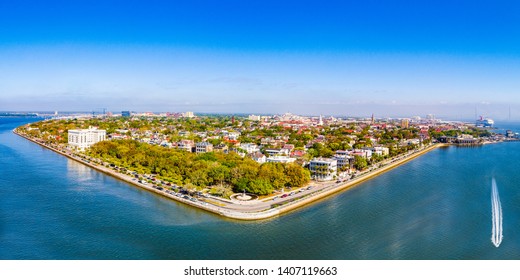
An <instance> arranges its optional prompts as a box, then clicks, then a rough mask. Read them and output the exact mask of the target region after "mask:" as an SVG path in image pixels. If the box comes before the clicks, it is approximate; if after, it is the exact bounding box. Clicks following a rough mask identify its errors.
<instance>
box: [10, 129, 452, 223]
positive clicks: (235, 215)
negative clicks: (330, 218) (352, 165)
mask: <svg viewBox="0 0 520 280" xmlns="http://www.w3.org/2000/svg"><path fill="white" fill-rule="evenodd" d="M13 133H14V134H16V135H18V136H20V137H22V138H24V139H27V140H29V141H31V142H33V143H35V144H38V145H40V146H42V147H44V148H47V149H49V150H51V151H54V152H56V153H58V154H60V155H62V156H65V157H67V158H69V159H72V160H74V161H77V162H79V163H82V164H84V165H86V166H89V167H91V168H93V169H94V170H97V171H99V172H102V173H104V174H106V175H109V176H112V177H114V178H116V179H120V180H122V181H124V182H126V183H128V184H131V185H133V186H135V187H139V188H141V189H145V190H148V191H151V192H153V193H156V194H159V195H162V196H163V197H166V198H169V199H172V200H174V201H177V202H180V203H183V204H186V205H190V206H193V207H197V208H199V209H201V210H205V211H207V212H211V213H213V214H217V215H219V216H224V217H227V218H231V219H236V220H263V219H268V218H273V217H276V216H279V215H281V214H285V213H288V212H290V211H293V210H295V209H299V208H302V207H304V206H308V205H310V204H312V203H314V202H316V201H318V200H321V199H324V198H326V197H329V196H332V195H333V194H335V193H337V192H341V191H344V190H347V189H350V188H353V187H355V186H357V185H359V184H361V183H363V182H365V181H367V180H370V179H372V178H374V177H376V176H378V175H380V174H382V173H385V172H387V171H389V170H391V169H394V168H396V167H398V166H400V165H402V164H405V163H406V162H408V161H411V160H413V159H415V158H417V157H419V156H421V155H424V154H426V153H428V152H430V151H432V150H434V149H436V148H439V147H446V146H449V145H448V144H441V143H438V144H431V145H430V146H428V147H425V148H423V149H421V150H419V151H416V152H413V153H411V154H407V155H402V156H400V157H399V158H397V159H390V160H389V161H390V162H389V163H386V164H385V165H384V166H382V167H379V168H376V169H373V170H370V171H368V172H365V173H363V174H361V175H357V177H355V178H354V179H352V180H349V181H347V182H342V183H339V184H337V183H334V182H329V183H326V184H324V185H322V186H319V187H318V190H313V191H312V193H310V194H309V193H308V192H305V193H303V194H301V195H299V197H296V198H294V199H289V200H286V202H285V203H283V204H281V205H280V206H275V205H276V204H278V203H276V204H275V203H274V202H273V201H272V200H268V201H266V202H263V203H264V205H260V208H265V207H268V208H267V209H256V210H255V209H251V208H253V206H258V204H253V205H250V207H248V206H247V205H243V204H242V205H241V204H232V205H231V206H229V207H223V206H218V205H214V204H211V203H207V202H204V201H200V200H197V201H191V200H189V199H185V198H183V197H182V196H181V197H179V196H176V195H173V194H170V193H167V192H165V191H163V190H159V189H156V188H154V187H152V186H151V185H145V184H141V183H138V182H137V181H134V179H135V178H134V177H132V176H129V175H126V174H122V173H119V172H117V171H114V170H112V169H110V168H107V167H105V166H102V165H98V164H94V163H92V162H87V161H86V160H85V159H83V158H81V157H77V156H75V155H73V154H68V153H65V152H63V151H60V150H58V149H55V148H53V147H51V146H49V145H46V144H45V143H40V142H39V141H37V140H35V139H32V138H30V137H28V136H25V135H23V134H20V133H18V132H17V131H16V129H14V130H13ZM232 206H235V209H232V208H233V207H232ZM273 206H274V207H273ZM248 208H249V210H248ZM256 208H258V207H256Z"/></svg>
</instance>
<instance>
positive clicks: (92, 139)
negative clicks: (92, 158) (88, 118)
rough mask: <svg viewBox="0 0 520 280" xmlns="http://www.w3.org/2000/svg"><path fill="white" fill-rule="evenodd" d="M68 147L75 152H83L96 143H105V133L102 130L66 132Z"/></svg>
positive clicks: (72, 130)
mask: <svg viewBox="0 0 520 280" xmlns="http://www.w3.org/2000/svg"><path fill="white" fill-rule="evenodd" d="M68 134H69V137H68V140H69V146H70V147H71V148H73V149H76V150H81V151H82V150H85V149H87V148H89V147H90V146H92V145H94V144H95V143H97V142H101V141H105V139H106V136H107V132H106V130H104V129H97V128H89V129H70V130H69V131H68Z"/></svg>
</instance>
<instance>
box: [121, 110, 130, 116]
mask: <svg viewBox="0 0 520 280" xmlns="http://www.w3.org/2000/svg"><path fill="white" fill-rule="evenodd" d="M131 115H132V114H131V113H130V111H122V112H121V116H122V117H130V116H131Z"/></svg>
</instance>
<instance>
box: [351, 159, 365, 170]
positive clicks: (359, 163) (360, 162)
mask: <svg viewBox="0 0 520 280" xmlns="http://www.w3.org/2000/svg"><path fill="white" fill-rule="evenodd" d="M354 167H355V168H356V169H357V170H364V169H366V168H367V167H368V162H367V160H366V158H364V157H361V156H355V157H354Z"/></svg>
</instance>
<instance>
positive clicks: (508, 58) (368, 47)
mask: <svg viewBox="0 0 520 280" xmlns="http://www.w3.org/2000/svg"><path fill="white" fill-rule="evenodd" d="M33 2H34V1H1V2H0V61H1V63H0V110H61V111H65V110H85V111H89V110H93V109H95V108H108V110H111V111H114V112H118V111H121V110H135V111H172V112H175V111H195V112H223V113H247V112H258V113H283V112H287V111H290V112H293V113H300V114H341V115H350V116H369V115H371V114H372V113H375V114H376V115H377V116H412V115H420V116H424V115H426V114H429V113H433V114H436V115H438V116H443V117H445V118H459V119H460V118H465V119H468V118H473V117H474V114H475V108H477V110H478V113H479V114H484V115H487V116H490V117H493V118H496V119H505V118H508V116H509V115H508V112H509V111H508V108H509V107H511V112H512V113H511V115H512V117H513V118H515V119H520V94H518V89H519V88H520V63H519V62H520V17H518V16H517V11H519V8H520V4H516V3H515V1H487V2H479V1H422V2H421V1H384V2H385V3H380V2H383V1H337V2H336V1H327V2H324V1H284V2H283V3H280V2H282V1H256V2H254V3H251V2H252V1H226V0H223V1H128V0H127V1H98V2H96V3H92V2H93V1H40V2H41V3H33Z"/></svg>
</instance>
